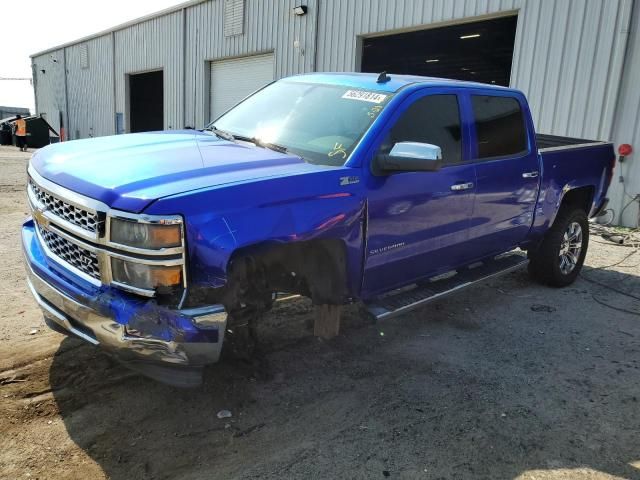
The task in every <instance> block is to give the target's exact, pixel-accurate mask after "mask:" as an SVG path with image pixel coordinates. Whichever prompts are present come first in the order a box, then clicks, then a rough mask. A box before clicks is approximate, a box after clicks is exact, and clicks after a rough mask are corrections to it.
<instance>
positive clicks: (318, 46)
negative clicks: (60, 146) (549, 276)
mask: <svg viewBox="0 0 640 480" xmlns="http://www.w3.org/2000/svg"><path fill="white" fill-rule="evenodd" d="M296 7H299V8H296ZM32 64H33V78H34V88H35V96H36V110H37V112H38V113H42V114H44V115H45V116H46V118H47V120H48V121H49V122H50V123H51V124H52V125H53V127H54V128H55V129H59V128H60V127H63V128H64V130H65V131H66V133H67V137H68V138H70V139H76V138H86V137H90V136H99V135H111V134H114V133H124V132H136V131H145V130H156V129H177V128H183V127H186V126H189V127H196V128H199V127H202V126H204V125H205V124H207V123H208V122H209V120H210V119H212V118H215V117H216V115H218V114H220V113H221V112H223V111H224V110H226V109H227V108H228V107H230V106H232V105H233V104H234V103H235V102H237V101H238V100H240V99H241V98H243V97H244V96H245V95H247V94H249V93H251V92H252V91H253V90H255V89H257V88H259V87H261V86H263V85H264V84H266V83H267V82H270V81H271V80H274V79H277V78H280V77H284V76H287V75H293V74H297V73H303V72H309V71H345V70H347V71H349V70H350V71H353V70H355V71H375V72H377V71H381V70H387V71H389V72H395V73H414V74H420V75H431V76H441V77H449V78H460V79H465V80H477V81H483V82H488V83H495V84H502V85H510V86H512V87H515V88H519V89H521V90H523V91H524V92H525V93H526V94H527V96H528V97H529V101H530V103H531V107H532V111H533V116H534V120H535V123H536V126H537V129H538V131H540V132H541V133H551V134H556V135H567V136H572V137H579V138H586V139H601V140H612V141H613V142H615V143H616V145H619V144H622V143H630V144H632V145H633V146H635V148H636V150H640V0H636V1H635V2H634V1H633V0H395V1H391V0H200V1H191V2H188V3H184V4H182V5H179V6H176V7H174V8H171V9H168V10H165V11H162V12H158V13H157V14H155V15H152V16H149V17H144V18H141V19H138V20H135V21H132V22H129V23H127V24H124V25H120V26H118V27H115V28H113V29H111V30H108V31H105V32H100V33H97V34H95V35H92V36H90V37H87V38H83V39H80V40H78V41H76V42H72V43H69V44H66V45H62V46H59V47H56V48H52V49H50V50H47V51H44V52H40V53H38V54H35V55H33V56H32ZM634 157H635V158H634ZM639 194H640V155H639V154H637V153H636V154H635V155H632V156H631V157H628V158H627V160H626V161H625V162H624V163H622V164H618V165H617V167H616V173H615V175H614V180H613V183H612V189H611V194H610V197H611V202H610V206H611V207H612V208H613V210H614V211H615V215H616V221H617V222H620V223H624V224H625V225H628V226H636V225H637V222H638V217H639V215H640V213H639V205H640V201H633V200H632V198H633V197H636V196H637V195H639ZM625 207H626V208H625ZM623 209H624V212H623V215H622V218H620V215H621V212H622V210H623Z"/></svg>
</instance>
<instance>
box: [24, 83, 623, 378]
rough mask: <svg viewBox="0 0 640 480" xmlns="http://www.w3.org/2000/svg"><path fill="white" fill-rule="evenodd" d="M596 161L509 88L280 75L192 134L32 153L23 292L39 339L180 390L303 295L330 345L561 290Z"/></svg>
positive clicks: (593, 185) (569, 273)
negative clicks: (113, 361) (444, 309)
mask: <svg viewBox="0 0 640 480" xmlns="http://www.w3.org/2000/svg"><path fill="white" fill-rule="evenodd" d="M614 162H615V155H614V150H613V146H612V145H611V144H610V143H606V142H601V141H589V140H581V139H573V138H565V137H556V136H550V135H536V133H535V131H534V126H533V121H532V118H531V114H530V111H529V107H528V105H527V100H526V98H525V96H524V94H523V93H521V92H519V91H517V90H513V89H509V88H503V87H498V86H492V85H485V84H478V83H468V82H460V81H453V80H444V79H436V78H425V77H415V76H402V75H392V74H391V75H387V74H385V73H383V74H380V75H377V74H376V75H374V74H355V73H314V74H306V75H299V76H294V77H290V78H285V79H282V80H279V81H276V82H274V83H272V84H270V85H268V86H266V87H265V88H263V89H261V90H259V91H257V92H256V93H254V94H253V95H251V96H249V97H248V98H246V99H245V100H243V101H242V102H241V103H239V104H238V105H236V106H235V107H233V108H232V109H230V110H229V111H227V112H226V113H224V114H223V115H222V116H220V117H219V118H218V119H216V120H215V121H214V122H212V123H211V124H210V125H209V126H207V127H206V128H204V129H202V130H183V131H164V132H152V133H141V134H129V135H120V136H110V137H101V138H94V139H88V140H77V141H70V142H65V143H60V144H55V145H51V146H48V147H46V148H43V149H41V150H39V151H38V152H36V153H35V154H34V155H33V157H32V158H31V161H30V164H29V167H28V186H27V193H28V199H29V203H30V206H31V212H32V214H31V217H29V218H28V219H27V220H26V221H25V223H24V225H23V228H22V243H23V247H24V254H25V263H26V270H27V276H28V282H29V286H30V289H31V291H32V292H33V295H34V297H35V299H36V300H37V302H38V303H39V305H40V306H41V308H42V310H43V312H44V317H45V320H46V322H47V324H48V325H49V326H50V327H51V328H54V329H56V330H58V331H61V332H63V333H67V334H72V335H75V336H78V337H80V338H82V339H84V340H86V341H87V342H89V343H92V344H94V345H100V346H101V347H103V348H104V349H105V350H107V351H109V352H111V353H112V354H113V355H115V356H116V357H117V358H119V359H120V360H122V361H123V362H124V363H125V364H126V365H128V366H130V367H131V368H135V369H138V370H139V371H142V372H143V373H145V374H147V375H149V376H151V377H153V378H156V379H158V380H161V381H164V382H167V383H171V384H174V385H183V386H188V385H197V384H198V383H199V382H200V381H201V376H202V368H203V367H204V366H205V365H207V364H211V363H214V362H216V361H217V360H218V359H219V357H220V353H221V350H222V345H223V340H224V339H225V335H226V336H227V338H229V339H233V342H236V344H237V345H249V346H250V345H251V344H252V342H254V341H255V337H254V335H253V334H254V333H255V325H256V322H259V320H260V318H261V316H262V314H263V313H264V312H266V311H267V310H268V309H269V308H270V307H271V305H272V304H273V301H274V298H276V296H277V295H278V294H280V293H291V294H301V295H304V296H308V297H310V298H311V300H312V302H313V304H314V305H315V306H316V310H317V312H318V313H317V317H316V328H315V333H316V334H317V335H320V336H324V337H331V336H333V335H335V334H337V333H338V328H339V311H340V305H344V304H346V303H350V302H356V301H360V302H363V303H364V305H365V306H366V307H367V308H368V311H369V312H370V313H371V315H372V316H374V317H376V318H377V319H384V318H388V317H389V316H392V315H397V314H401V313H403V312H406V311H408V310H410V309H412V308H416V307H418V306H420V305H423V304H424V303H426V302H428V301H430V300H432V299H434V298H440V297H442V296H443V295H445V294H449V293H453V292H456V291H458V290H460V289H461V288H463V287H465V286H468V285H472V284H474V283H475V282H477V281H482V280H484V279H486V278H489V277H491V276H494V275H497V274H500V273H504V272H507V271H511V270H512V269H514V268H518V267H521V266H524V265H526V264H528V265H529V271H530V273H531V274H532V276H533V277H534V278H535V279H537V280H539V281H541V282H543V283H545V284H548V285H551V286H555V287H561V286H565V285H568V284H570V283H572V282H573V281H574V280H575V279H576V276H577V275H578V273H579V271H580V268H581V267H582V263H583V261H584V257H585V254H586V251H587V246H588V240H589V234H588V233H589V223H588V219H589V218H590V217H594V216H597V215H598V214H599V213H600V212H602V211H603V209H604V208H605V205H606V203H607V198H606V193H607V189H608V187H609V183H610V181H611V176H612V169H613V165H614ZM243 332H244V333H243ZM233 342H232V343H231V344H233ZM238 350H239V351H240V350H241V348H238Z"/></svg>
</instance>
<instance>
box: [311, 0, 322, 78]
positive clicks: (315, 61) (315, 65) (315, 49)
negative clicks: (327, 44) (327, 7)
mask: <svg viewBox="0 0 640 480" xmlns="http://www.w3.org/2000/svg"><path fill="white" fill-rule="evenodd" d="M319 27H320V0H316V31H315V40H314V41H313V70H311V71H312V72H317V71H318V32H319Z"/></svg>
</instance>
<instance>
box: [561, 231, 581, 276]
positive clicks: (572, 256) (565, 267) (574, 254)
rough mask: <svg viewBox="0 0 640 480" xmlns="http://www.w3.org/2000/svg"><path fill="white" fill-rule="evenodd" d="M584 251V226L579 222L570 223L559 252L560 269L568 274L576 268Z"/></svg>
mask: <svg viewBox="0 0 640 480" xmlns="http://www.w3.org/2000/svg"><path fill="white" fill-rule="evenodd" d="M581 252H582V227H581V226H580V224H579V223H578V222H572V223H570V224H569V226H568V227H567V229H566V230H565V232H564V235H563V237H562V243H561V244H560V252H559V254H558V257H559V262H560V271H561V272H562V273H563V274H564V275H568V274H570V273H571V272H573V270H574V269H575V268H576V265H577V264H578V259H579V258H580V253H581Z"/></svg>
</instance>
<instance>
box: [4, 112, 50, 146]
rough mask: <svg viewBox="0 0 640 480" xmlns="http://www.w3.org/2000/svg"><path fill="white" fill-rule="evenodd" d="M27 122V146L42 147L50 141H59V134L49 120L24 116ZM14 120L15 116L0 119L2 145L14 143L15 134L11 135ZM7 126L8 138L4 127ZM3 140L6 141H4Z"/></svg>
mask: <svg viewBox="0 0 640 480" xmlns="http://www.w3.org/2000/svg"><path fill="white" fill-rule="evenodd" d="M24 120H25V122H26V123H27V147H29V148H42V147H44V146H46V145H49V144H50V143H57V142H59V141H60V135H58V132H56V131H55V130H54V129H53V127H52V126H51V125H49V122H47V121H46V120H45V119H44V118H42V117H36V116H31V117H24ZM15 121H16V118H15V117H11V118H5V119H3V120H0V132H1V133H0V135H2V145H15V144H16V142H15V138H14V137H15V135H13V124H14V122H15ZM7 127H8V135H9V136H8V138H5V137H6V135H7V134H6V133H5V132H6V131H7V130H5V129H6V128H7ZM5 141H6V142H7V143H5Z"/></svg>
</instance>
